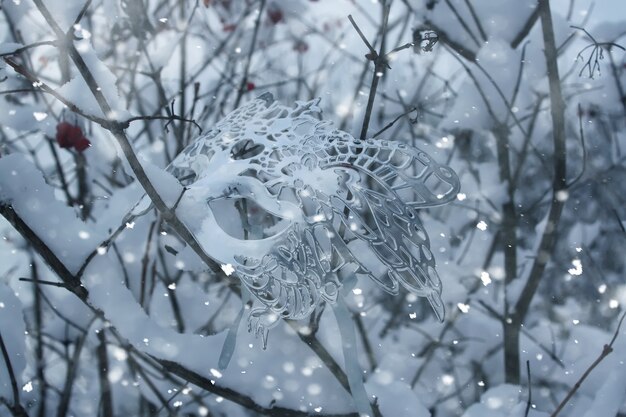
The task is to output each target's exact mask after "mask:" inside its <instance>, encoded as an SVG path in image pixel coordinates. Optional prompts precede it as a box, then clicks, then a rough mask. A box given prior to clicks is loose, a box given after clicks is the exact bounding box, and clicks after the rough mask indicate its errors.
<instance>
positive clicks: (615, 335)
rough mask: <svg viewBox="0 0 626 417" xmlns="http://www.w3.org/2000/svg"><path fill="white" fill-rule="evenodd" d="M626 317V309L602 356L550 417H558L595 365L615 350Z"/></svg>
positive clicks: (594, 362) (577, 382)
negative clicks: (614, 346)
mask: <svg viewBox="0 0 626 417" xmlns="http://www.w3.org/2000/svg"><path fill="white" fill-rule="evenodd" d="M625 317H626V311H625V312H624V313H623V314H622V317H621V318H620V319H619V322H618V323H617V329H615V333H613V338H612V339H611V342H610V343H609V344H608V345H604V346H603V347H602V352H600V356H598V357H597V358H596V360H595V361H593V363H592V364H591V365H590V366H589V368H587V370H586V371H585V372H584V373H583V374H582V375H581V377H580V379H578V381H576V384H574V386H573V387H572V389H570V390H569V392H568V393H567V395H566V396H565V398H563V401H561V403H560V404H559V405H558V407H557V408H556V410H554V412H553V413H552V414H550V417H556V416H557V415H558V414H559V413H560V412H561V410H563V407H565V406H566V405H567V403H568V402H569V400H570V399H571V398H572V397H573V396H574V394H576V391H578V389H579V388H580V386H581V385H582V383H583V382H584V381H585V379H587V377H588V376H589V374H591V372H592V371H593V370H594V369H595V367H596V366H598V365H599V364H600V362H602V361H603V360H604V358H606V357H607V356H609V355H610V354H611V352H613V343H615V340H617V336H618V335H619V330H620V328H621V327H622V322H623V321H624V318H625Z"/></svg>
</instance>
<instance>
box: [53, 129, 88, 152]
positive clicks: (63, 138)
mask: <svg viewBox="0 0 626 417" xmlns="http://www.w3.org/2000/svg"><path fill="white" fill-rule="evenodd" d="M55 139H56V141H57V143H58V144H59V146H60V147H61V148H65V149H68V148H74V149H76V150H77V151H78V152H82V151H84V150H85V149H87V148H88V147H89V146H90V145H91V142H89V139H87V138H86V137H85V136H84V135H83V131H82V129H81V128H80V127H79V126H76V125H73V124H71V123H68V122H61V123H59V124H58V125H57V135H56V138H55Z"/></svg>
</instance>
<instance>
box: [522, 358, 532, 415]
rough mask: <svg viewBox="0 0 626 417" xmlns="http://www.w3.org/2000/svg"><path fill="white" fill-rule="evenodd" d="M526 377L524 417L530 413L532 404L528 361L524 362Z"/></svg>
mask: <svg viewBox="0 0 626 417" xmlns="http://www.w3.org/2000/svg"><path fill="white" fill-rule="evenodd" d="M526 377H527V378H528V400H527V401H526V411H524V417H528V413H530V407H531V406H532V403H533V387H532V385H531V380H530V361H529V360H527V361H526Z"/></svg>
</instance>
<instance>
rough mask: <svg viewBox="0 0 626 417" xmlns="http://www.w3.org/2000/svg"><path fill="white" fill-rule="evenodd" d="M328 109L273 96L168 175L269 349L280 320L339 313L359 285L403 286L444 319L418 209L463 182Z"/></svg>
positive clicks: (211, 136) (213, 135)
mask: <svg viewBox="0 0 626 417" xmlns="http://www.w3.org/2000/svg"><path fill="white" fill-rule="evenodd" d="M318 102H319V100H313V101H310V102H298V103H297V104H296V106H295V108H288V107H285V106H282V105H280V104H278V103H277V102H275V101H274V100H273V98H272V96H271V95H270V94H264V95H263V96H261V97H259V98H258V99H256V100H254V101H252V102H250V103H249V104H247V105H245V106H243V107H241V108H239V109H237V110H236V111H234V112H233V113H231V114H230V115H228V116H227V117H226V118H225V119H224V120H222V121H221V122H220V123H218V124H217V125H216V126H215V128H214V129H213V130H212V131H211V132H209V133H208V134H206V135H204V136H202V137H200V138H198V139H197V140H196V141H195V142H194V143H193V144H191V145H190V146H189V147H188V148H187V149H185V150H184V151H183V152H182V153H181V154H180V155H179V156H178V157H177V158H176V159H175V160H174V161H173V162H172V164H171V165H170V166H169V168H168V171H169V172H170V173H172V174H173V175H174V176H175V177H176V178H178V179H179V180H180V181H181V182H182V183H183V184H184V185H186V187H187V191H186V193H185V194H184V197H183V198H182V200H181V202H180V210H179V212H180V213H181V214H180V216H181V218H182V219H183V220H184V221H185V223H186V224H187V225H189V226H190V227H191V228H192V230H193V231H194V233H195V235H196V237H197V238H198V240H199V241H200V242H201V243H202V244H203V246H204V249H205V250H206V251H207V253H208V255H209V256H211V257H212V258H214V259H215V260H216V261H217V262H218V263H220V264H221V265H224V266H226V267H227V268H229V269H230V268H233V269H234V271H235V273H236V275H237V276H238V277H239V278H240V279H241V282H242V285H243V286H244V287H245V289H246V290H247V291H249V292H251V293H252V295H253V296H254V297H253V300H254V305H253V308H252V310H251V312H250V315H249V328H250V330H251V331H253V332H254V333H255V334H256V335H257V336H261V337H262V338H263V342H264V344H265V343H266V340H267V333H268V331H269V329H270V328H271V327H273V326H274V325H275V324H276V323H277V321H278V319H279V318H280V317H283V318H287V319H294V320H298V319H303V318H306V317H308V316H309V315H310V314H311V313H312V312H313V311H314V310H315V308H316V307H317V306H318V305H319V304H320V303H322V302H324V301H325V302H328V303H331V304H335V302H336V301H337V297H341V295H340V293H341V291H342V290H349V289H350V288H351V286H352V285H354V282H355V281H354V279H355V278H366V279H371V280H373V281H374V282H375V283H377V284H378V285H379V286H380V287H381V288H382V289H383V290H385V291H387V292H389V293H391V294H397V293H398V291H399V289H400V287H404V288H405V289H406V290H408V291H410V292H412V293H414V294H416V295H418V296H421V297H425V298H426V299H427V300H428V301H429V303H430V304H431V306H432V308H433V310H434V311H435V314H436V315H437V317H438V318H439V319H443V315H444V307H443V303H442V301H441V298H440V294H441V282H440V279H439V277H438V275H437V272H436V271H435V259H434V257H433V254H432V252H431V251H430V243H429V239H428V235H427V233H426V230H425V229H424V227H423V225H422V222H421V221H420V219H419V217H418V213H417V210H418V209H420V208H424V207H433V206H438V205H441V204H444V203H447V202H449V201H451V200H452V199H453V198H454V197H455V196H456V194H457V192H458V191H459V181H458V178H457V176H456V174H455V173H454V172H453V171H452V170H451V169H450V168H448V167H445V166H442V165H440V164H438V163H437V162H435V161H434V160H433V159H432V158H431V157H430V156H428V155H427V154H426V153H424V152H423V151H421V150H419V149H417V148H414V147H411V146H408V145H404V144H400V143H395V142H387V141H382V140H372V139H370V140H365V141H361V140H357V139H354V138H353V137H352V136H350V135H349V134H348V133H345V132H342V131H340V130H336V129H333V128H332V127H331V126H330V124H329V123H328V122H324V121H320V120H319V119H318V118H316V117H315V116H316V115H317V114H318V113H319V109H318V108H317V104H318Z"/></svg>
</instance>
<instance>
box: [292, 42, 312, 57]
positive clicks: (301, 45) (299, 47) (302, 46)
mask: <svg viewBox="0 0 626 417" xmlns="http://www.w3.org/2000/svg"><path fill="white" fill-rule="evenodd" d="M293 50H294V51H296V52H300V53H301V54H303V53H305V52H306V51H308V50H309V44H308V43H306V42H305V41H302V40H299V41H296V43H294V44H293Z"/></svg>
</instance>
